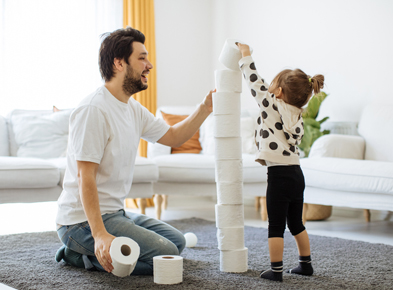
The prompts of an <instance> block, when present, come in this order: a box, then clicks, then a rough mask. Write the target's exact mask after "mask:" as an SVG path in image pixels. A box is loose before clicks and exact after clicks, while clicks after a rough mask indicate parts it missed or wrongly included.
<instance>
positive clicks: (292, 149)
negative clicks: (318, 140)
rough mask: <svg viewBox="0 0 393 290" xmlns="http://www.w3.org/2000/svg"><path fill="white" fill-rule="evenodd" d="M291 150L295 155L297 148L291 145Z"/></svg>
mask: <svg viewBox="0 0 393 290" xmlns="http://www.w3.org/2000/svg"><path fill="white" fill-rule="evenodd" d="M289 150H290V151H292V152H293V153H295V151H296V148H295V146H293V145H291V146H290V147H289Z"/></svg>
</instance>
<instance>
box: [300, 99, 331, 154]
mask: <svg viewBox="0 0 393 290" xmlns="http://www.w3.org/2000/svg"><path fill="white" fill-rule="evenodd" d="M327 96H328V95H327V94H326V93H325V92H319V93H318V94H316V95H314V96H312V97H311V99H310V101H309V102H308V105H307V107H306V108H305V109H304V111H303V114H302V116H303V125H304V135H303V139H302V141H301V142H300V144H299V148H300V150H302V151H303V152H304V157H308V154H309V153H310V149H311V146H312V144H313V143H314V141H315V140H317V139H318V138H319V137H321V136H323V135H326V134H329V133H330V131H329V130H323V131H321V124H322V123H323V122H325V121H326V120H327V119H329V117H325V118H323V119H322V120H320V121H317V120H316V118H317V117H318V113H319V108H320V107H321V104H322V102H323V100H325V98H326V97H327Z"/></svg>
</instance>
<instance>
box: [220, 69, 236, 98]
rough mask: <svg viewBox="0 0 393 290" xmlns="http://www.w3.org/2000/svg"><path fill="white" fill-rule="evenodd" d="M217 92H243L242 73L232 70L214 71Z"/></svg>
mask: <svg viewBox="0 0 393 290" xmlns="http://www.w3.org/2000/svg"><path fill="white" fill-rule="evenodd" d="M214 76H215V80H216V90H217V92H235V93H241V92H242V73H241V71H234V70H230V69H221V70H216V71H214Z"/></svg>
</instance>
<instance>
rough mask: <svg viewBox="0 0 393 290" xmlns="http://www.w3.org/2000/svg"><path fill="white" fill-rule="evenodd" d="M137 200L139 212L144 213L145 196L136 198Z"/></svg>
mask: <svg viewBox="0 0 393 290" xmlns="http://www.w3.org/2000/svg"><path fill="white" fill-rule="evenodd" d="M137 202H138V207H139V208H140V210H141V214H146V206H147V201H146V198H137Z"/></svg>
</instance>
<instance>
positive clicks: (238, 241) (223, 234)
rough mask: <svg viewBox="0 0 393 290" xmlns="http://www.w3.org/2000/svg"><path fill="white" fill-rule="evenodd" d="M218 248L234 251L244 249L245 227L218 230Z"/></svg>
mask: <svg viewBox="0 0 393 290" xmlns="http://www.w3.org/2000/svg"><path fill="white" fill-rule="evenodd" d="M217 241H218V248H219V249H220V250H222V251H233V250H239V249H243V248H244V227H237V228H222V229H217Z"/></svg>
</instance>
